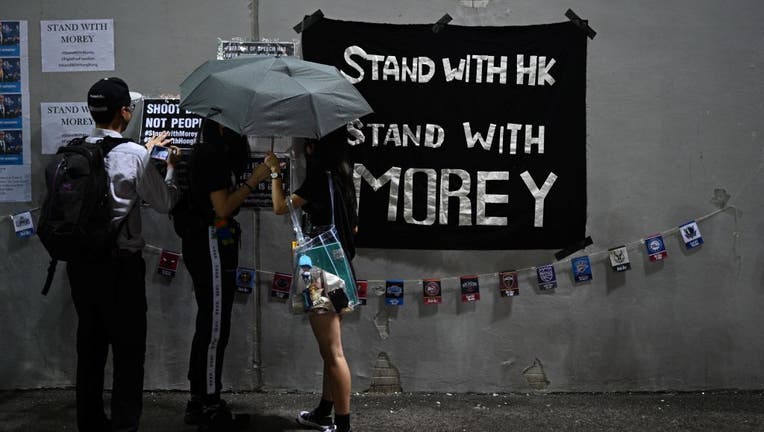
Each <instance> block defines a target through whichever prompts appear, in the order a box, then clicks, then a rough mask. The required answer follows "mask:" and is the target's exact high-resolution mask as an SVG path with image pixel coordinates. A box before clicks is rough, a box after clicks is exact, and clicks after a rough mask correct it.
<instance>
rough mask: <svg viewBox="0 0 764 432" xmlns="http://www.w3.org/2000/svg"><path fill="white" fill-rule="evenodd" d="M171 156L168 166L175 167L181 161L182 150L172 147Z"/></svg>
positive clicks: (168, 158)
mask: <svg viewBox="0 0 764 432" xmlns="http://www.w3.org/2000/svg"><path fill="white" fill-rule="evenodd" d="M169 148H170V155H169V156H168V157H167V166H171V167H173V168H174V167H175V165H176V164H177V163H178V162H179V161H180V149H179V148H178V147H177V146H170V147H169Z"/></svg>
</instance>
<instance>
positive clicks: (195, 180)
mask: <svg viewBox="0 0 764 432" xmlns="http://www.w3.org/2000/svg"><path fill="white" fill-rule="evenodd" d="M200 137H201V140H200V141H201V142H198V143H197V144H195V145H194V149H193V151H192V154H191V157H190V159H189V165H188V170H189V171H188V172H189V191H188V197H187V198H186V199H187V200H188V203H187V204H186V205H187V206H188V215H186V221H185V222H184V223H182V225H183V226H182V227H178V223H177V221H176V231H178V234H180V235H181V238H182V240H183V261H184V263H185V265H186V268H187V269H188V271H189V273H190V274H191V279H192V281H193V284H194V295H195V297H196V304H197V307H198V310H197V315H196V328H195V332H194V338H193V341H192V345H191V357H190V361H189V369H188V380H189V382H190V387H191V388H190V390H191V399H190V400H189V401H188V404H187V405H186V415H185V422H186V423H187V424H198V425H202V426H203V427H208V428H209V430H221V431H229V430H233V429H234V428H236V427H238V426H241V425H244V424H246V422H247V421H248V419H247V418H246V416H242V415H239V416H233V415H232V414H231V412H230V410H229V409H228V408H227V406H226V404H225V402H224V401H223V400H221V398H220V390H221V388H222V380H221V375H222V370H223V357H224V354H225V349H226V345H227V344H228V336H229V334H230V330H231V309H232V307H233V300H234V293H235V291H236V281H235V278H236V267H237V266H238V260H239V256H238V251H239V239H240V234H241V233H240V229H239V224H238V223H237V222H236V220H235V219H234V216H235V215H236V214H237V213H238V211H239V207H240V206H241V204H242V203H243V202H244V200H245V199H246V198H247V196H249V194H250V193H251V192H252V191H253V190H254V189H255V187H256V186H257V184H258V183H260V182H261V181H263V180H265V179H266V178H267V177H268V173H269V170H268V167H266V166H265V165H264V164H261V165H260V166H258V167H257V168H256V169H255V170H254V172H253V173H252V175H251V176H250V177H249V178H248V179H247V180H246V182H244V183H243V184H238V185H237V184H235V179H237V178H239V177H240V176H241V174H242V173H243V171H244V169H245V168H246V165H247V161H248V156H249V144H248V142H247V137H246V136H242V135H239V134H238V133H236V132H234V131H232V130H230V129H228V128H225V127H223V126H222V125H220V124H218V123H216V122H214V121H212V120H209V119H205V120H204V121H203V123H202V128H201V134H200ZM177 217H178V216H176V218H177ZM211 257H214V258H216V259H215V261H214V263H213V262H212V260H211Z"/></svg>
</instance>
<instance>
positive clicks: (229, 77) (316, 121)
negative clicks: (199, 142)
mask: <svg viewBox="0 0 764 432" xmlns="http://www.w3.org/2000/svg"><path fill="white" fill-rule="evenodd" d="M180 107H181V108H183V109H186V110H188V111H191V112H194V113H196V114H199V115H201V116H203V117H208V118H210V119H212V120H215V121H216V122H218V123H220V124H222V125H224V126H226V127H228V128H230V129H232V130H235V131H237V132H239V133H241V134H243V135H256V136H289V137H302V138H321V137H323V136H325V135H327V134H328V133H329V132H332V131H333V130H335V129H337V128H339V127H340V126H343V125H345V124H347V123H348V122H351V121H353V120H355V119H357V118H359V117H361V116H364V115H366V114H369V113H371V112H372V109H371V107H370V106H369V104H368V103H367V102H366V100H365V99H364V98H363V96H361V93H359V92H358V90H356V88H355V87H353V85H352V84H350V83H349V82H348V81H347V80H346V79H345V78H344V77H343V76H342V75H341V74H340V72H339V71H338V70H337V68H335V67H334V66H328V65H324V64H320V63H313V62H309V61H305V60H301V59H298V58H295V57H262V56H243V57H238V58H234V59H230V60H210V61H208V62H206V63H204V64H202V65H201V66H199V67H198V68H197V69H196V70H195V71H194V72H193V73H191V75H189V76H188V77H187V78H186V79H185V80H184V81H183V83H182V84H181V85H180Z"/></svg>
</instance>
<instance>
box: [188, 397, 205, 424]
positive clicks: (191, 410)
mask: <svg viewBox="0 0 764 432" xmlns="http://www.w3.org/2000/svg"><path fill="white" fill-rule="evenodd" d="M203 420H204V404H203V403H202V401H201V400H200V399H198V398H191V399H189V400H188V402H186V415H185V416H184V417H183V421H184V422H185V423H186V424H187V425H192V426H193V425H198V424H200V423H201V422H202V421H203Z"/></svg>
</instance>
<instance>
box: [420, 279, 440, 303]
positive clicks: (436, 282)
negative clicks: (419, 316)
mask: <svg viewBox="0 0 764 432" xmlns="http://www.w3.org/2000/svg"><path fill="white" fill-rule="evenodd" d="M441 288H442V286H441V283H440V279H422V295H423V297H424V304H440V303H441V302H442V301H443V296H442V295H441Z"/></svg>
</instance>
